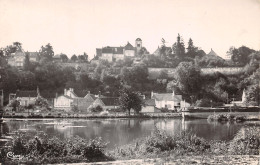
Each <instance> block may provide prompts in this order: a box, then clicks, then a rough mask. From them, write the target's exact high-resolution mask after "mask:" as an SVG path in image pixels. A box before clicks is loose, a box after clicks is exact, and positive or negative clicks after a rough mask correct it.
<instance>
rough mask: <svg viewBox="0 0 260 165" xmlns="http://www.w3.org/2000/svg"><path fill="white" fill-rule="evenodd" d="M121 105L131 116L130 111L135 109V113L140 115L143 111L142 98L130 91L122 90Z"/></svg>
mask: <svg viewBox="0 0 260 165" xmlns="http://www.w3.org/2000/svg"><path fill="white" fill-rule="evenodd" d="M119 93H120V97H119V104H120V106H121V108H122V109H123V110H126V111H128V114H129V116H130V110H131V109H134V110H135V112H137V113H139V112H140V111H141V109H142V104H143V103H142V100H141V98H140V96H139V95H138V94H137V93H135V92H132V91H130V90H128V89H125V88H124V89H122V90H121V91H120V92H119Z"/></svg>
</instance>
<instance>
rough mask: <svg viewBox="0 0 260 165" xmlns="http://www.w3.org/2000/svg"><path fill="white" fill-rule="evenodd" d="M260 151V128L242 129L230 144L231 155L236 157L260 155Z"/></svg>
mask: <svg viewBox="0 0 260 165" xmlns="http://www.w3.org/2000/svg"><path fill="white" fill-rule="evenodd" d="M259 151H260V128H258V127H252V128H250V127H247V128H242V129H241V130H240V131H239V132H238V133H237V134H236V136H235V138H234V139H233V140H232V141H231V142H230V147H229V153H230V154H235V155H252V154H253V155H258V154H259Z"/></svg>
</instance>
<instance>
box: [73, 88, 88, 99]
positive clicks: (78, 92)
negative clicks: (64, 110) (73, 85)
mask: <svg viewBox="0 0 260 165" xmlns="http://www.w3.org/2000/svg"><path fill="white" fill-rule="evenodd" d="M87 93H88V91H86V90H78V89H74V94H75V95H76V96H78V97H84V96H86V94H87Z"/></svg>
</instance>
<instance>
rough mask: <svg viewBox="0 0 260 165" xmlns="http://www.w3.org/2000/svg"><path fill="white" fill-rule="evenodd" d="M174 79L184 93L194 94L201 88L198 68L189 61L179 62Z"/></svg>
mask: <svg viewBox="0 0 260 165" xmlns="http://www.w3.org/2000/svg"><path fill="white" fill-rule="evenodd" d="M174 78H175V80H176V81H177V85H178V87H179V88H180V90H181V91H182V92H183V93H185V94H192V95H196V94H198V93H199V91H200V89H201V77H200V70H199V68H197V67H196V66H195V65H194V64H192V63H191V62H181V63H180V64H179V65H178V67H177V68H176V71H175V76H174Z"/></svg>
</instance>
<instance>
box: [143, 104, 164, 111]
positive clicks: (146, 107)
mask: <svg viewBox="0 0 260 165" xmlns="http://www.w3.org/2000/svg"><path fill="white" fill-rule="evenodd" d="M159 112H161V111H160V110H158V109H156V108H155V106H148V105H147V106H143V107H142V110H141V111H140V113H159Z"/></svg>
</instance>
